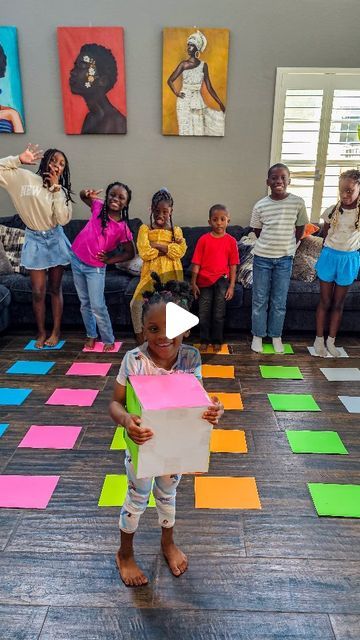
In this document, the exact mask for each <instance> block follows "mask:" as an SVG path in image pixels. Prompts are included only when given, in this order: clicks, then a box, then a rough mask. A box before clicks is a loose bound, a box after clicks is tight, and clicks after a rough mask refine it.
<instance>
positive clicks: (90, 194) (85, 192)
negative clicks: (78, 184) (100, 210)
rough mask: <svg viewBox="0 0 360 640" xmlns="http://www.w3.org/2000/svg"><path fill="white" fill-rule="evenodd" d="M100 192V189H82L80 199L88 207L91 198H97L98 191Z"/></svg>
mask: <svg viewBox="0 0 360 640" xmlns="http://www.w3.org/2000/svg"><path fill="white" fill-rule="evenodd" d="M101 192H102V189H97V190H96V189H82V190H81V191H80V194H79V195H80V198H81V200H82V201H83V202H84V203H85V204H87V206H88V207H91V203H92V201H93V200H98V199H99V193H101Z"/></svg>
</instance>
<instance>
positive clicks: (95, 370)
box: [66, 362, 111, 376]
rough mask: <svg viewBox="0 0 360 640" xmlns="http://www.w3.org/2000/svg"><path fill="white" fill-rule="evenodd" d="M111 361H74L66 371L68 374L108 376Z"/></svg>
mask: <svg viewBox="0 0 360 640" xmlns="http://www.w3.org/2000/svg"><path fill="white" fill-rule="evenodd" d="M110 368H111V363H106V362H74V364H72V365H71V367H70V369H69V370H68V371H67V372H66V375H67V376H106V375H107V374H108V372H109V369H110Z"/></svg>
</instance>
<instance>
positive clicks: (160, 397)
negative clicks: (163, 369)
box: [130, 373, 211, 409]
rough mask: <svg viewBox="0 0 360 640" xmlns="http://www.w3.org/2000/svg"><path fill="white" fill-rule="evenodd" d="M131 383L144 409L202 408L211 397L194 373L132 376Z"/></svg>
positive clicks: (207, 403)
mask: <svg viewBox="0 0 360 640" xmlns="http://www.w3.org/2000/svg"><path fill="white" fill-rule="evenodd" d="M130 382H131V384H132V386H133V388H134V390H135V392H136V395H137V397H138V399H139V400H140V402H141V404H142V406H143V408H144V409H174V408H176V407H179V408H180V407H202V406H204V405H205V406H208V405H210V404H211V401H210V399H209V396H208V395H207V393H206V391H205V389H204V387H203V386H202V385H201V383H200V382H199V380H198V379H197V378H196V377H195V376H194V375H193V374H192V373H174V374H170V375H168V376H167V375H163V376H130Z"/></svg>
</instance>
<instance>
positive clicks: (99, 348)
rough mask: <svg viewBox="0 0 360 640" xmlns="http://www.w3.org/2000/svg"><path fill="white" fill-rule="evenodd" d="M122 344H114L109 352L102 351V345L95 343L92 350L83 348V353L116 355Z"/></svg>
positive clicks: (101, 343)
mask: <svg viewBox="0 0 360 640" xmlns="http://www.w3.org/2000/svg"><path fill="white" fill-rule="evenodd" d="M121 345H122V342H115V347H114V348H113V349H112V350H111V351H104V343H103V342H96V343H95V347H94V348H93V349H88V348H87V347H84V348H83V351H84V352H85V353H117V352H118V351H119V350H120V348H121Z"/></svg>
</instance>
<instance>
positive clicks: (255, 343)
mask: <svg viewBox="0 0 360 640" xmlns="http://www.w3.org/2000/svg"><path fill="white" fill-rule="evenodd" d="M251 348H252V350H253V351H256V353H262V350H263V343H262V338H259V336H253V339H252V343H251Z"/></svg>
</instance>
